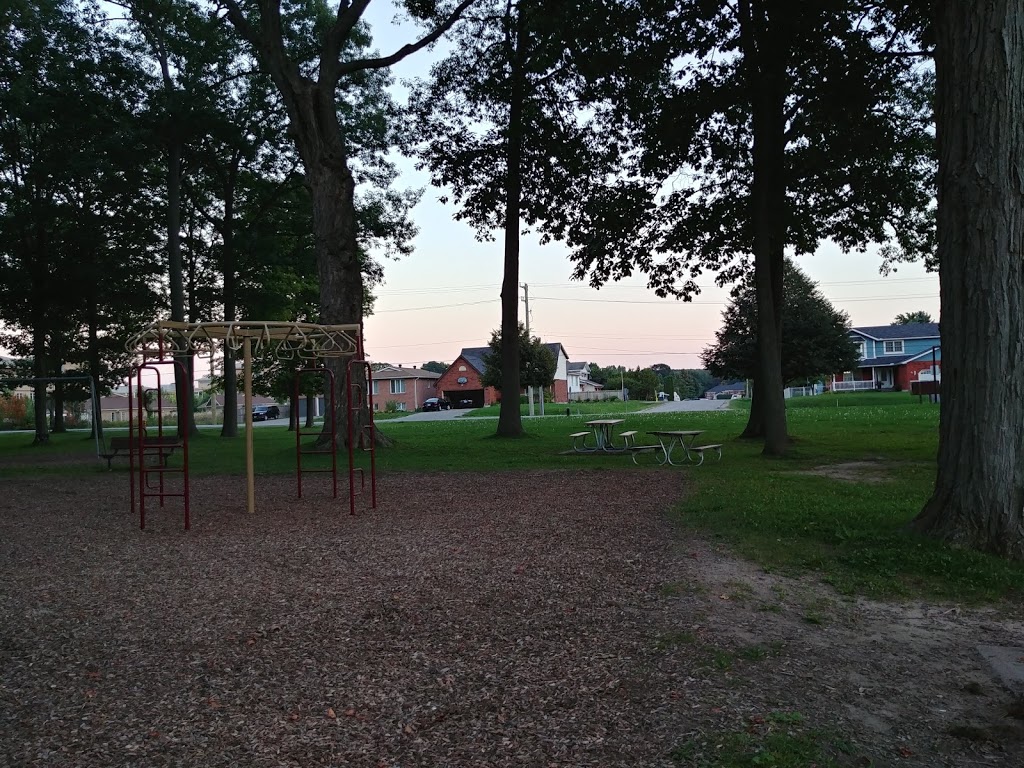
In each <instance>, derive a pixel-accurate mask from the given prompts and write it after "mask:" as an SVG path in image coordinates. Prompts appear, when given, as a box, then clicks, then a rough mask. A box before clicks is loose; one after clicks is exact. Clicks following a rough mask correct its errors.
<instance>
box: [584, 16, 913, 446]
mask: <svg viewBox="0 0 1024 768" xmlns="http://www.w3.org/2000/svg"><path fill="white" fill-rule="evenodd" d="M626 5H627V7H629V5H630V4H626ZM637 6H638V7H640V8H641V9H644V8H648V7H652V4H644V3H639V4H637ZM657 8H659V9H660V15H659V16H655V15H654V12H653V11H652V15H651V16H650V17H649V18H648V17H643V23H642V24H641V25H640V27H639V29H640V30H641V31H642V33H643V34H641V35H636V34H632V33H627V34H624V35H621V37H622V38H623V40H624V42H622V43H621V44H620V47H623V48H624V53H623V55H622V56H621V60H622V62H623V66H622V67H620V68H618V69H612V70H611V72H612V74H611V75H607V76H604V80H603V81H602V77H601V76H600V73H599V76H598V77H597V80H598V81H599V82H603V83H604V85H603V86H602V90H601V91H600V92H601V93H604V94H614V95H615V98H614V101H615V103H616V104H617V105H619V107H620V108H619V109H617V110H614V111H613V112H612V113H611V116H612V118H613V119H614V121H615V125H613V126H612V127H613V129H616V130H624V129H621V128H619V127H618V126H625V127H626V129H628V130H626V138H627V139H628V140H629V142H630V144H631V145H632V146H634V147H635V148H636V151H635V153H628V152H627V153H625V154H624V156H625V157H626V158H630V159H633V158H635V162H633V163H630V165H629V166H628V170H627V171H625V172H624V173H623V174H621V175H620V176H619V177H617V178H616V179H615V183H614V184H611V185H608V186H606V187H605V188H604V189H601V190H597V191H594V192H590V191H589V190H588V193H587V194H585V195H581V196H580V199H581V206H580V211H579V218H578V220H577V222H576V224H575V225H574V226H573V227H572V228H571V229H570V231H569V240H570V244H571V245H572V246H573V248H574V253H573V258H574V260H576V262H577V270H576V274H577V276H578V277H589V278H590V280H591V282H592V283H594V284H601V283H603V282H604V281H606V280H608V279H613V278H619V277H622V276H625V275H628V274H631V273H632V271H633V270H634V269H639V270H641V271H643V272H646V273H647V274H648V275H649V282H650V285H651V286H652V287H653V288H654V289H655V290H657V291H658V292H659V293H661V294H669V293H671V294H674V295H678V296H681V297H683V298H689V297H691V296H692V295H693V294H694V293H696V292H697V291H698V287H697V285H696V283H695V282H694V278H696V277H697V276H698V275H700V274H701V273H702V272H703V271H704V270H716V271H718V279H719V282H720V283H723V284H724V283H728V282H732V281H733V280H735V279H736V278H738V277H739V276H741V275H742V274H744V273H745V272H746V271H748V270H749V269H750V265H749V260H751V259H752V262H753V264H752V267H753V269H752V271H753V274H754V279H755V282H756V285H757V287H758V293H757V302H758V307H759V312H758V322H759V323H760V326H759V333H758V343H759V345H760V351H759V367H758V371H757V378H758V381H759V386H758V387H757V388H756V389H755V401H754V403H753V405H752V408H751V415H750V421H749V422H748V425H747V429H746V430H745V432H744V434H746V435H748V436H756V437H763V438H764V440H765V453H768V454H781V453H784V452H785V450H786V445H787V427H786V418H785V405H784V402H783V399H782V380H781V376H782V374H781V365H780V354H781V346H780V344H781V341H780V339H781V334H782V317H783V313H784V301H785V297H784V295H783V286H782V283H783V279H782V278H783V266H782V265H783V254H784V253H785V252H786V250H787V249H789V250H792V251H793V252H795V253H798V254H799V253H806V252H810V251H813V250H814V249H815V248H816V246H817V244H818V242H819V240H820V239H824V238H828V239H831V240H833V241H835V242H836V243H838V244H839V245H840V246H841V247H842V248H844V249H846V250H851V249H861V248H863V247H865V246H866V245H867V244H868V243H871V242H875V243H888V242H893V243H895V246H896V248H897V249H904V250H912V251H915V252H920V251H924V250H927V247H928V245H929V243H930V234H931V228H930V226H929V224H930V217H929V205H930V198H931V196H930V189H931V176H932V169H931V163H930V161H931V157H930V151H931V142H930V136H929V117H930V114H929V109H928V106H929V104H928V94H929V91H928V84H929V76H928V73H927V72H923V71H918V70H917V69H915V67H914V64H913V62H914V60H913V59H912V58H910V57H905V56H903V55H902V54H903V53H904V52H905V51H904V49H905V48H906V46H907V42H906V39H905V36H904V35H903V34H902V32H901V31H900V30H899V29H897V28H896V27H894V24H893V22H892V19H891V16H890V14H889V10H888V8H887V6H886V5H885V4H873V5H872V6H870V7H869V6H867V5H864V4H860V3H856V2H852V1H846V0H830V1H829V2H823V3H810V4H809V3H805V2H800V1H799V0H738V2H736V3H706V2H701V1H700V0H675V1H674V2H673V1H671V0H665V2H664V3H661V4H660V5H657ZM634 28H636V27H635V26H630V27H629V29H634ZM630 39H632V40H634V41H636V42H635V43H634V44H632V45H630V44H629V42H628V41H629V40H630ZM612 43H613V44H614V41H612ZM666 190H668V191H667V192H666ZM837 190H838V192H837Z"/></svg>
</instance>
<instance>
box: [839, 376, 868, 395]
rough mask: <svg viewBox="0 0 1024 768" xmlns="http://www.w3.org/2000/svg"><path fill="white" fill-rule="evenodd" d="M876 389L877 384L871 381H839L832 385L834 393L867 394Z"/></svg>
mask: <svg viewBox="0 0 1024 768" xmlns="http://www.w3.org/2000/svg"><path fill="white" fill-rule="evenodd" d="M874 388H875V382H873V381H871V380H870V379H869V380H868V381H837V382H835V383H833V384H832V391H833V392H865V391H868V390H872V389H874Z"/></svg>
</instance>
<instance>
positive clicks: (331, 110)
mask: <svg viewBox="0 0 1024 768" xmlns="http://www.w3.org/2000/svg"><path fill="white" fill-rule="evenodd" d="M472 2H473V0H462V2H460V3H459V4H458V5H456V6H455V7H454V8H453V9H451V10H450V11H449V12H447V13H445V12H438V10H437V4H436V3H420V2H412V1H410V2H407V3H406V7H407V9H408V10H409V12H410V14H412V15H413V16H414V17H416V18H419V19H424V20H427V21H429V22H431V23H433V24H434V26H433V29H432V30H431V31H430V32H429V33H428V34H426V35H425V36H424V37H423V38H421V39H420V40H418V41H416V42H415V43H411V44H409V45H405V46H403V47H402V48H400V49H399V50H398V51H396V52H395V53H392V54H390V55H388V56H374V55H366V51H365V48H366V44H367V42H368V40H367V37H366V30H365V28H364V26H363V25H361V23H360V19H361V17H362V15H363V13H364V11H365V10H366V8H367V6H368V5H369V0H341V2H339V3H338V8H337V11H336V12H335V13H331V12H330V10H329V9H328V8H327V7H326V6H325V5H324V6H318V8H319V9H320V13H319V14H318V16H317V21H316V23H315V24H313V25H312V26H311V27H308V28H304V29H302V28H300V29H299V30H295V29H293V28H292V27H291V26H289V24H288V23H287V22H286V20H285V18H283V14H282V3H281V1H280V0H259V2H256V3H253V4H246V9H243V4H242V3H240V2H237V0H224V7H225V8H226V9H227V18H228V20H229V21H230V23H231V25H232V26H233V27H234V29H235V30H236V31H237V33H238V34H239V35H240V36H241V37H242V38H243V39H244V40H246V41H247V42H248V43H249V45H250V46H251V48H252V51H253V54H254V56H255V57H256V58H257V59H258V60H259V62H260V65H261V66H262V67H263V68H264V69H265V71H267V72H268V73H269V74H270V76H271V78H272V79H273V81H274V84H275V85H276V86H277V89H278V91H279V92H280V94H281V98H282V100H283V101H284V105H285V108H286V110H287V113H288V121H289V131H290V134H291V136H292V138H293V139H294V141H295V146H296V149H297V150H298V154H299V157H300V158H301V160H302V166H303V169H304V170H305V178H306V184H307V185H308V187H309V190H310V194H311V195H312V200H313V228H314V233H315V242H316V256H317V272H318V274H319V279H320V316H319V319H320V322H322V323H327V324H332V323H360V322H362V319H363V265H364V260H365V256H364V255H363V253H364V252H361V251H360V248H359V234H360V233H359V232H358V226H357V221H356V182H357V174H356V173H354V169H353V147H352V145H351V143H350V141H351V137H350V136H349V131H350V129H351V127H352V126H351V124H350V123H348V122H347V121H346V120H345V118H346V117H349V116H350V115H346V113H345V111H344V110H342V109H339V101H341V102H346V100H349V103H351V104H354V105H358V103H359V99H358V98H356V97H354V96H353V91H354V90H355V89H356V88H357V87H358V85H359V83H360V82H361V81H362V80H363V79H365V78H366V77H368V76H369V75H370V74H371V73H372V72H374V71H375V70H383V69H387V68H388V67H390V66H391V65H393V64H395V63H397V62H399V61H401V60H402V59H404V58H405V57H407V56H409V55H410V54H412V53H415V52H416V51H418V50H421V49H422V48H425V47H426V46H428V45H430V44H431V43H433V42H435V41H436V40H438V39H439V38H440V37H441V36H442V35H443V34H444V33H445V32H446V31H447V30H448V29H449V28H450V27H451V26H452V25H453V24H454V23H455V22H456V21H457V20H458V19H459V17H460V16H461V14H462V12H463V11H464V10H465V9H466V7H468V6H469V5H470V4H471V3H472ZM311 49H312V50H313V52H314V61H313V63H312V65H304V64H303V62H304V61H307V60H308V59H309V51H310V50H311ZM392 117H393V116H392ZM380 149H381V151H386V150H387V147H384V148H380ZM330 364H331V366H332V367H333V368H334V369H335V374H336V378H337V386H338V397H339V398H340V397H341V395H342V394H343V393H344V387H345V386H346V378H347V368H346V367H345V366H344V365H343V363H341V362H340V361H335V360H332V361H331V363H330ZM358 376H359V378H358V381H357V382H354V383H355V384H360V385H362V384H364V381H363V378H364V377H363V374H362V373H361V372H360V373H359V374H358ZM349 418H350V414H349V413H348V412H347V410H345V409H342V412H341V421H342V424H341V425H339V426H340V431H341V433H342V434H347V430H346V428H345V427H346V425H347V421H348V419H349ZM356 418H357V421H358V424H357V426H358V427H359V430H357V431H358V432H359V434H360V435H362V434H363V432H362V427H363V426H364V425H365V424H366V423H367V422H368V421H369V418H370V417H369V413H368V411H367V410H366V409H365V408H364V409H362V410H361V411H360V412H359V413H358V414H357V415H356ZM325 434H326V432H325Z"/></svg>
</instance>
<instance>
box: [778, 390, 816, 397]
mask: <svg viewBox="0 0 1024 768" xmlns="http://www.w3.org/2000/svg"><path fill="white" fill-rule="evenodd" d="M816 394H818V389H817V387H786V388H785V389H784V390H782V396H783V397H785V398H787V399H788V398H790V397H811V396H812V395H816Z"/></svg>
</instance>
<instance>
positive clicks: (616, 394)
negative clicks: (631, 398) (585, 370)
mask: <svg viewBox="0 0 1024 768" xmlns="http://www.w3.org/2000/svg"><path fill="white" fill-rule="evenodd" d="M624 399H625V398H624V397H623V396H622V390H621V389H601V390H598V391H597V392H570V393H569V402H570V403H590V402H594V401H596V400H624Z"/></svg>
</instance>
